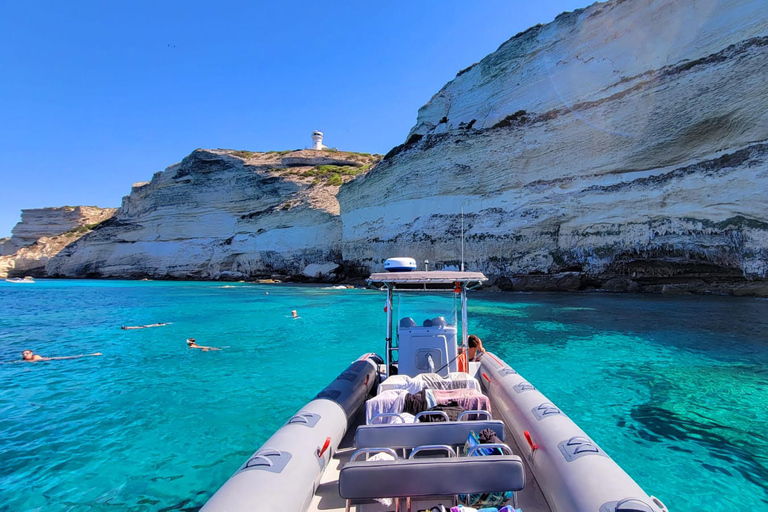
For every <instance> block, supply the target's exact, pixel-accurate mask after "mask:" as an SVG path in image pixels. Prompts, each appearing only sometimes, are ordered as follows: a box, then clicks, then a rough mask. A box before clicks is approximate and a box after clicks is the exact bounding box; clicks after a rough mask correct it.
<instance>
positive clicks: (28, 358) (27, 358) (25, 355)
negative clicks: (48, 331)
mask: <svg viewBox="0 0 768 512" xmlns="http://www.w3.org/2000/svg"><path fill="white" fill-rule="evenodd" d="M100 355H101V352H94V353H93V354H80V355H76V356H64V357H43V356H41V355H39V354H35V353H34V352H32V351H31V350H25V351H23V352H22V353H21V358H22V359H21V361H13V362H14V363H36V362H38V361H58V360H60V359H80V358H81V357H90V356H100Z"/></svg>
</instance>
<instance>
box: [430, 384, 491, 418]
mask: <svg viewBox="0 0 768 512" xmlns="http://www.w3.org/2000/svg"><path fill="white" fill-rule="evenodd" d="M433 393H434V395H435V400H437V403H438V404H447V403H448V402H451V401H454V400H455V401H456V402H458V403H459V405H460V406H461V407H463V408H464V410H465V411H488V412H491V401H490V400H489V399H488V397H487V396H485V395H484V394H482V393H481V392H479V391H478V390H476V389H448V390H440V389H436V390H434V391H433ZM475 416H476V415H475Z"/></svg>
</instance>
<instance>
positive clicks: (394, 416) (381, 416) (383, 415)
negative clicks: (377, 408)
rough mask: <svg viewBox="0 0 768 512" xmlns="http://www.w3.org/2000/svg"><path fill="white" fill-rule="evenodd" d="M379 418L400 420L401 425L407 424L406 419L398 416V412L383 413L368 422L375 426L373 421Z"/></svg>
mask: <svg viewBox="0 0 768 512" xmlns="http://www.w3.org/2000/svg"><path fill="white" fill-rule="evenodd" d="M377 418H398V419H399V420H400V423H405V418H403V417H402V416H400V415H399V414H397V413H396V412H383V413H381V414H377V415H376V416H374V417H372V418H371V419H370V420H368V424H369V425H373V420H375V419H377Z"/></svg>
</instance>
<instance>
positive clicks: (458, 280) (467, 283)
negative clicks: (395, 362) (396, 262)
mask: <svg viewBox="0 0 768 512" xmlns="http://www.w3.org/2000/svg"><path fill="white" fill-rule="evenodd" d="M487 280H488V278H487V277H485V275H483V273H482V272H451V271H434V270H433V271H418V272H379V273H375V274H371V276H370V277H369V278H368V279H367V281H368V285H369V286H376V287H382V286H383V287H384V288H386V290H387V303H386V306H385V308H384V309H385V311H386V312H387V337H386V345H387V349H386V354H387V361H386V363H387V365H386V370H385V371H386V375H387V377H389V372H390V365H391V364H392V350H393V347H392V326H393V322H392V296H393V293H394V291H395V290H397V291H419V290H421V291H424V290H427V291H452V292H453V293H458V294H461V346H462V347H464V353H465V354H467V353H469V347H468V346H467V290H472V289H474V288H477V287H479V286H480V285H481V284H483V282H485V281H487ZM446 285H448V286H449V288H447V289H446ZM415 286H419V287H418V288H416V287H415Z"/></svg>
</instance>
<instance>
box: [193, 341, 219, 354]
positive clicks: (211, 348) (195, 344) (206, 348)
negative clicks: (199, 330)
mask: <svg viewBox="0 0 768 512" xmlns="http://www.w3.org/2000/svg"><path fill="white" fill-rule="evenodd" d="M187 347H188V348H199V349H200V350H202V351H203V352H208V351H209V350H221V349H220V348H218V347H206V346H203V345H198V344H197V342H196V341H195V338H187Z"/></svg>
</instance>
